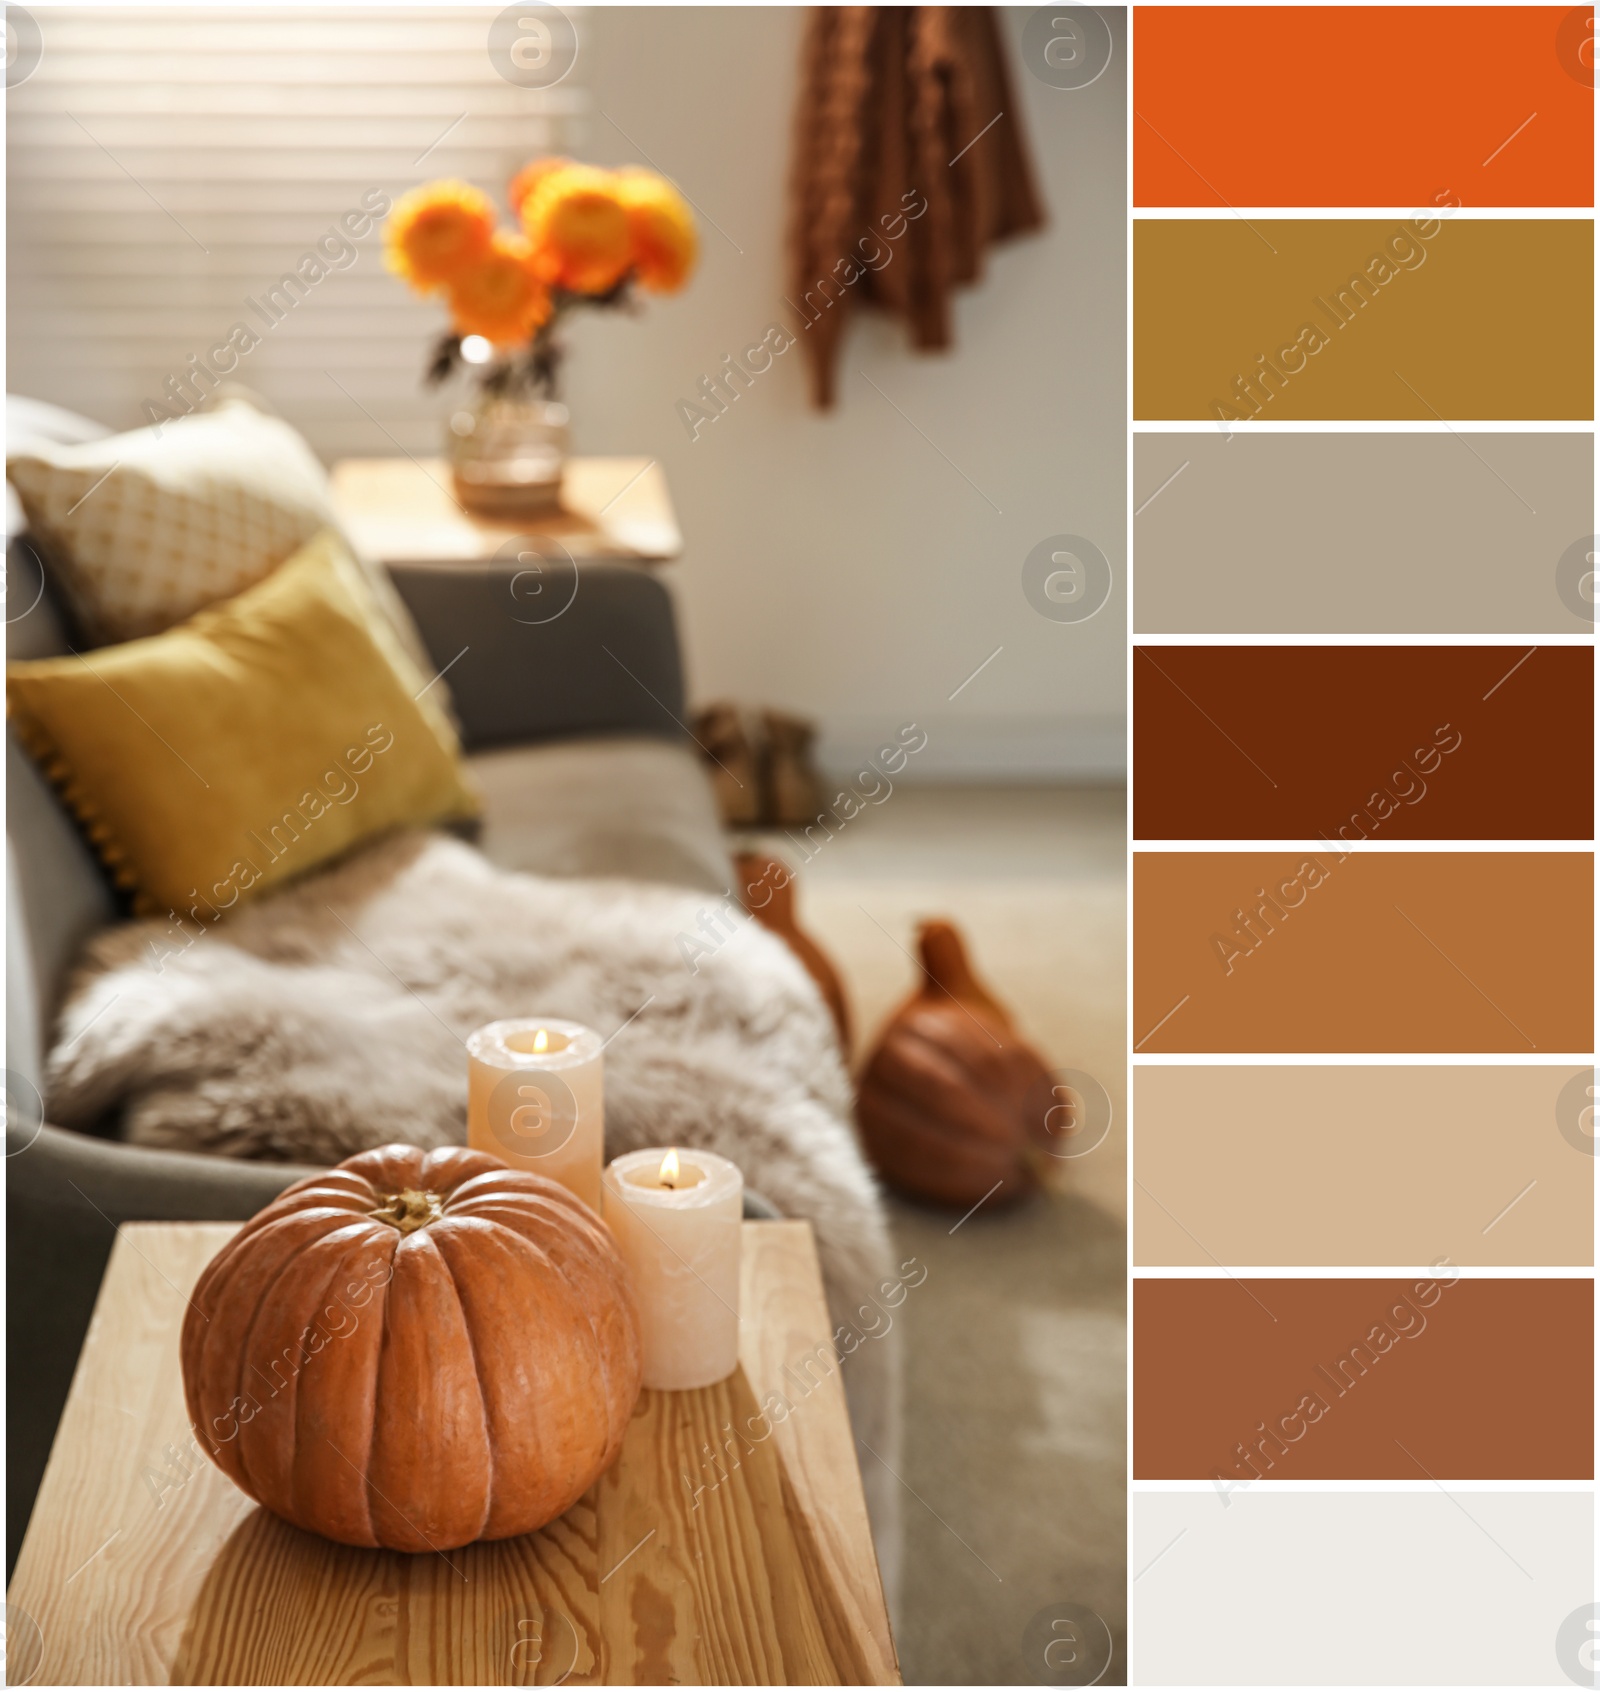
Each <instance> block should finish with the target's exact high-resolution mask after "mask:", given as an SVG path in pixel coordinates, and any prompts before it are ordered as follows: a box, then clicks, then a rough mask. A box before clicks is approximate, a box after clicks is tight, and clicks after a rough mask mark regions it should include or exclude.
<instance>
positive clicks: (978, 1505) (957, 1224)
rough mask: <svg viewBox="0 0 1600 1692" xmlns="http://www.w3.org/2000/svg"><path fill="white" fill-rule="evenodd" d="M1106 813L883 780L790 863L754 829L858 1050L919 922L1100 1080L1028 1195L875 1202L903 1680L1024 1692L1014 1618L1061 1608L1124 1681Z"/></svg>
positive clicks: (1121, 1412)
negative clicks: (1090, 1108)
mask: <svg viewBox="0 0 1600 1692" xmlns="http://www.w3.org/2000/svg"><path fill="white" fill-rule="evenodd" d="M1122 805H1123V800H1122V794H1121V792H1120V791H1113V790H1110V789H1104V788H1090V789H1059V788H1056V789H1037V788H1036V789H1006V788H969V789H957V788H932V787H930V788H906V787H902V788H899V789H897V790H896V791H895V793H894V794H893V795H892V796H891V797H890V798H889V800H888V801H886V803H885V804H884V805H883V806H882V807H881V808H879V809H877V810H874V811H869V812H867V813H866V814H864V815H863V816H862V817H860V818H859V819H858V820H857V821H856V822H853V823H851V824H850V825H848V827H846V828H845V829H844V830H842V831H841V832H840V833H839V834H838V835H837V836H836V837H835V838H834V839H833V840H830V841H827V842H825V843H823V844H822V846H821V847H820V848H812V849H811V850H812V853H813V855H812V857H811V859H810V861H809V862H807V861H806V855H805V851H804V850H802V849H801V848H800V847H799V846H797V845H796V844H795V842H794V841H793V840H785V839H784V837H783V836H782V835H781V834H779V835H762V836H760V841H761V844H762V845H763V846H765V847H767V848H768V849H770V850H772V851H775V852H777V853H778V855H780V856H782V857H784V858H785V859H786V861H787V862H789V863H790V864H791V865H792V866H793V867H795V868H796V870H797V871H798V874H799V881H798V894H799V915H800V920H801V922H802V924H803V925H804V926H805V927H806V928H808V929H809V930H810V932H811V933H812V934H813V935H814V936H815V938H816V939H817V940H818V941H819V942H820V943H821V944H822V945H823V946H824V947H825V948H826V950H827V951H828V952H829V954H830V955H831V956H832V957H833V959H834V960H835V962H836V963H837V965H838V966H839V968H840V971H841V973H842V974H843V976H844V979H845V986H846V990H847V992H848V993H849V995H850V1002H851V1010H852V1013H853V1015H854V1018H855V1021H856V1025H857V1048H858V1050H857V1060H858V1061H859V1058H860V1055H861V1053H862V1052H863V1051H864V1050H865V1049H866V1047H867V1046H868V1045H869V1044H870V1042H871V1040H872V1039H873V1038H874V1037H875V1035H876V1032H877V1030H878V1028H879V1027H880V1026H881V1024H882V1022H883V1020H884V1018H885V1017H886V1016H887V1015H888V1013H889V1011H890V1010H891V1009H892V1008H893V1006H894V1005H895V1003H896V1002H897V1001H898V1000H899V999H900V998H901V997H903V996H904V995H905V994H906V993H907V992H908V991H909V990H910V988H911V986H912V984H913V981H914V979H915V975H916V970H915V966H914V964H913V961H912V958H911V956H910V955H909V953H910V952H911V951H912V950H913V949H914V935H915V929H916V920H917V918H918V917H921V916H935V915H938V916H948V917H951V918H953V919H954V920H955V921H956V922H957V923H958V924H959V926H960V927H961V928H962V930H963V932H964V933H965V934H966V936H967V939H968V942H969V950H970V952H971V955H972V957H973V959H974V962H975V964H976V966H977V968H978V970H979V973H980V974H981V975H982V976H983V978H984V979H985V980H986V981H987V983H988V984H989V986H990V987H991V988H992V989H993V990H994V991H995V992H996V994H997V995H998V996H999V997H1000V998H1001V999H1002V1000H1004V1001H1005V1002H1006V1003H1007V1004H1008V1005H1009V1006H1010V1007H1011V1009H1012V1010H1013V1012H1014V1013H1015V1014H1016V1015H1017V1017H1018V1019H1019V1021H1020V1022H1021V1025H1022V1027H1023V1030H1024V1032H1025V1033H1026V1034H1027V1035H1028V1037H1029V1038H1030V1039H1032V1040H1033V1041H1034V1042H1035V1043H1036V1044H1037V1045H1038V1047H1039V1048H1040V1050H1041V1051H1042V1052H1043V1054H1044V1055H1045V1057H1046V1059H1047V1061H1049V1062H1050V1063H1051V1064H1052V1065H1060V1066H1062V1067H1070V1068H1073V1069H1078V1070H1085V1071H1087V1072H1088V1073H1089V1074H1090V1075H1092V1076H1094V1077H1096V1078H1097V1079H1098V1080H1099V1081H1100V1082H1101V1083H1102V1084H1103V1085H1104V1086H1105V1088H1106V1090H1107V1092H1108V1093H1109V1094H1110V1096H1111V1099H1112V1104H1113V1109H1114V1118H1113V1127H1112V1131H1111V1133H1110V1134H1109V1135H1108V1136H1107V1138H1106V1140H1105V1141H1104V1142H1103V1143H1102V1144H1101V1145H1100V1146H1099V1147H1097V1148H1096V1149H1095V1150H1094V1151H1093V1152H1091V1153H1089V1154H1088V1155H1087V1156H1084V1157H1082V1158H1079V1159H1075V1160H1073V1161H1070V1162H1062V1163H1061V1164H1060V1165H1059V1166H1058V1167H1057V1169H1056V1170H1055V1171H1053V1173H1052V1187H1051V1190H1050V1191H1049V1192H1048V1193H1046V1194H1044V1195H1041V1196H1040V1197H1038V1198H1036V1199H1034V1200H1032V1201H1030V1202H1029V1203H1027V1204H1026V1205H1023V1206H1021V1207H1018V1208H1013V1209H1009V1210H999V1211H995V1212H992V1213H986V1212H985V1210H984V1209H982V1208H980V1209H979V1210H978V1211H977V1212H976V1213H975V1214H973V1215H972V1216H970V1217H969V1218H968V1219H967V1220H965V1221H960V1219H959V1214H958V1213H957V1214H949V1215H947V1214H945V1213H943V1212H935V1211H930V1210H924V1209H921V1208H919V1207H917V1206H914V1205H910V1204H903V1203H899V1202H896V1203H895V1204H894V1205H893V1209H892V1217H893V1224H894V1228H895V1232H896V1236H897V1240H898V1243H899V1245H900V1248H901V1252H902V1255H903V1256H905V1257H910V1256H912V1255H915V1256H916V1257H918V1258H919V1259H920V1260H921V1261H922V1262H923V1263H925V1264H926V1265H927V1266H928V1277H927V1280H926V1281H925V1282H924V1283H923V1284H922V1285H921V1286H920V1287H918V1288H917V1289H916V1290H915V1291H914V1292H913V1293H912V1294H911V1296H910V1297H909V1298H908V1299H907V1300H906V1302H905V1304H904V1305H903V1306H902V1309H901V1318H902V1320H903V1324H904V1333H905V1342H906V1344H905V1360H906V1403H907V1427H906V1448H905V1463H904V1466H903V1468H902V1469H901V1474H900V1478H901V1480H902V1482H903V1484H904V1486H905V1489H906V1496H905V1499H904V1503H905V1519H906V1556H905V1572H904V1581H903V1588H902V1593H901V1604H900V1617H899V1627H898V1629H897V1642H898V1645H899V1649H900V1662H901V1667H902V1670H903V1672H904V1675H905V1678H906V1680H907V1681H908V1682H932V1683H943V1684H949V1683H974V1682H975V1683H979V1684H983V1683H988V1684H996V1683H1001V1684H1007V1683H1015V1684H1028V1683H1030V1682H1031V1681H1033V1680H1034V1679H1035V1676H1034V1674H1033V1673H1031V1672H1030V1668H1031V1666H1032V1665H1031V1664H1030V1663H1029V1662H1028V1661H1026V1660H1025V1658H1024V1654H1023V1649H1022V1639H1023V1633H1024V1629H1025V1628H1026V1626H1027V1624H1028V1622H1029V1620H1030V1618H1031V1617H1033V1616H1034V1615H1035V1614H1036V1613H1037V1612H1039V1611H1040V1610H1042V1609H1044V1608H1046V1607H1047V1606H1051V1605H1056V1604H1062V1603H1073V1604H1080V1605H1086V1606H1088V1607H1089V1608H1090V1609H1092V1610H1094V1611H1096V1612H1097V1613H1098V1614H1099V1615H1100V1616H1101V1617H1102V1618H1103V1620H1104V1621H1105V1623H1106V1625H1107V1627H1108V1629H1109V1630H1110V1632H1111V1635H1112V1638H1113V1640H1114V1642H1115V1655H1114V1657H1113V1659H1112V1662H1111V1664H1110V1667H1109V1668H1108V1670H1107V1672H1106V1673H1105V1674H1104V1675H1103V1676H1102V1677H1101V1684H1104V1685H1112V1684H1116V1683H1117V1682H1119V1681H1121V1680H1125V1678H1126V1672H1125V1667H1124V1661H1125V1659H1124V1655H1123V1625H1124V1586H1125V1580H1124V1560H1125V1552H1124V1543H1125V1518H1126V1506H1125V1487H1124V1472H1125V1462H1124V1443H1125V1426H1126V1416H1125V1390H1126V1363H1125V1357H1126V1345H1125V1339H1126V1326H1125V1323H1126V1303H1125V1297H1126V1295H1125V1258H1126V1250H1125V1244H1124V1216H1125V1193H1126V1187H1125V1182H1126V1141H1125V1137H1124V1131H1125V1099H1124V1094H1123V1074H1124V1053H1125V1051H1126V1042H1125V1036H1124V1033H1123V1016H1124V1005H1125V992H1124V973H1123V958H1124V944H1125V932H1126V929H1125V894H1124V856H1123V852H1124V848H1123V810H1122ZM952 1230H953V1231H952ZM861 1460H862V1462H863V1463H864V1464H867V1463H871V1462H873V1461H874V1460H875V1459H874V1458H872V1457H871V1456H870V1455H868V1454H866V1453H865V1452H862V1453H861ZM1040 1678H1042V1669H1041V1676H1040Z"/></svg>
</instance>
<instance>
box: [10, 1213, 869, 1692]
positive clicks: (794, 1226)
mask: <svg viewBox="0 0 1600 1692" xmlns="http://www.w3.org/2000/svg"><path fill="white" fill-rule="evenodd" d="M233 1232H234V1226H233V1225H232V1224H231V1223H135V1224H132V1225H129V1226H125V1227H124V1228H122V1229H121V1230H120V1233H119V1236H118V1239H117V1243H116V1246H115V1249H114V1250H113V1253H112V1257H111V1263H110V1266H109V1268H108V1269H107V1271H106V1279H105V1283H104V1285H103V1286H102V1288H101V1291H100V1298H99V1302H98V1303H97V1305H96V1307H95V1314H94V1319H93V1321H92V1323H91V1325H90V1328H89V1334H88V1338H87V1340H86V1341H85V1345H84V1350H83V1355H82V1357H81V1358H80V1360H79V1364H78V1371H77V1374H76V1376H75V1378H74V1380H73V1385H72V1393H71V1397H70V1398H69V1400H68V1403H67V1408H66V1412H65V1414H64V1415H63V1417H62V1422H61V1427H60V1429H59V1431H58V1432H57V1435H56V1442H55V1447H54V1449H53V1450H52V1452H51V1456H50V1465H49V1468H48V1469H47V1471H46V1473H45V1478H44V1483H43V1485H42V1487H41V1489H40V1493H39V1499H38V1502H37V1504H36V1505H35V1507H34V1513H33V1519H32V1521H31V1522H30V1524H29V1528H28V1534H27V1538H26V1540H25V1541H24V1543H23V1547H22V1552H21V1555H20V1557H19V1558H18V1561H17V1567H16V1574H15V1578H14V1579H13V1581H12V1584H11V1589H10V1592H9V1594H8V1604H9V1606H10V1609H9V1621H10V1625H9V1627H8V1634H9V1637H10V1642H11V1660H10V1662H9V1663H8V1670H9V1678H10V1680H11V1683H12V1684H18V1683H20V1682H21V1681H22V1680H23V1678H24V1676H27V1677H28V1678H30V1679H31V1680H32V1681H33V1682H34V1683H35V1684H44V1685H62V1684H85V1683H87V1684H94V1683H102V1684H105V1683H110V1684H117V1683H121V1684H125V1685H126V1684H135V1685H141V1684H142V1685H168V1684H170V1685H261V1684H286V1685H385V1684H399V1685H423V1684H436V1685H437V1684H443V1685H460V1684H479V1685H500V1686H505V1685H555V1684H558V1683H561V1682H565V1683H567V1684H570V1685H631V1684H641V1683H643V1684H650V1683H655V1684H661V1683H672V1682H683V1683H690V1684H702V1685H730V1684H740V1683H744V1684H754V1685H819V1684H846V1685H852V1684H853V1685H860V1684H870V1685H887V1684H897V1683H898V1679H899V1675H898V1669H897V1665H896V1661H895V1653H894V1645H893V1641H892V1639H891V1637H890V1633H889V1622H888V1616H887V1614H886V1612H885V1609H884V1603H883V1595H882V1589H881V1587H880V1585H879V1582H878V1572H877V1564H876V1561H875V1559H874V1556H873V1550H872V1541H871V1537H870V1534H869V1531H868V1525H867V1516H866V1506H865V1502H864V1500H863V1497H862V1492H861V1477H860V1473H859V1470H858V1469H857V1467H856V1460H855V1451H854V1444H853V1441H852V1438H851V1434H850V1427H849V1422H848V1418H847V1416H846V1411H845V1402H844V1391H843V1384H842V1381H841V1378H840V1375H839V1371H838V1367H837V1363H836V1362H835V1360H834V1357H833V1353H832V1350H831V1348H830V1346H829V1343H828V1335H829V1324H828V1318H827V1311H826V1307H825V1306H824V1303H823V1298H822V1287H821V1278H820V1275H819V1272H818V1268H817V1261H816V1251H815V1247H814V1245H813V1242H812V1238H811V1230H810V1228H809V1226H808V1225H807V1224H805V1223H802V1222H756V1223H746V1224H745V1227H744V1263H743V1288H742V1298H743V1304H742V1309H741V1327H742V1339H741V1348H740V1367H739V1370H738V1372H737V1373H736V1374H734V1375H733V1376H732V1377H731V1378H730V1379H729V1380H727V1381H724V1382H723V1383H722V1384H721V1385H719V1386H715V1387H709V1388H706V1389H703V1390H701V1391H698V1392H682V1393H657V1392H646V1393H644V1394H643V1395H642V1397H641V1398H640V1401H639V1406H638V1409H637V1411H636V1412H635V1416H634V1420H633V1424H632V1426H631V1428H630V1429H629V1433H628V1438H627V1441H626V1443H625V1445H624V1447H623V1452H622V1456H621V1457H620V1458H619V1459H618V1461H617V1463H616V1464H615V1465H614V1467H613V1468H612V1469H611V1470H610V1471H609V1472H608V1473H607V1474H605V1475H603V1476H602V1477H601V1479H600V1480H599V1482H598V1483H597V1484H596V1485H595V1486H594V1487H593V1488H592V1489H591V1490H590V1491H589V1493H587V1494H586V1495H585V1497H584V1498H583V1499H582V1500H581V1501H580V1502H579V1503H578V1504H577V1505H576V1506H574V1508H573V1509H571V1510H569V1511H568V1512H567V1514H566V1515H565V1516H563V1517H561V1518H560V1519H559V1520H558V1521H555V1522H552V1523H551V1524H550V1525H549V1526H548V1527H546V1528H544V1529H542V1530H541V1531H540V1532H538V1533H535V1534H528V1535H525V1536H524V1537H522V1538H519V1539H508V1540H501V1541H498V1542H495V1543H488V1542H485V1543H480V1544H477V1545H469V1546H466V1547H464V1548H462V1549H461V1550H457V1551H451V1552H449V1553H440V1554H437V1555H428V1556H407V1555H403V1554H400V1553H395V1552H386V1551H367V1550H360V1549H356V1548H352V1547H349V1546H342V1545H335V1544H332V1543H330V1542H328V1541H326V1540H322V1539H319V1538H317V1537H316V1536H314V1535H312V1534H307V1533H302V1532H301V1531H299V1530H298V1529H296V1528H293V1527H290V1526H288V1525H287V1524H286V1523H284V1522H281V1521H279V1520H278V1519H277V1518H276V1517H274V1516H272V1515H270V1514H268V1513H267V1512H266V1511H265V1510H262V1509H261V1508H259V1507H258V1506H257V1505H255V1504H254V1503H252V1502H251V1500H249V1499H248V1498H246V1497H245V1496H244V1494H243V1493H241V1492H239V1491H238V1490H237V1489H236V1488H235V1487H234V1486H233V1484H232V1483H231V1482H230V1481H229V1480H228V1479H227V1478H226V1477H225V1476H224V1475H223V1474H222V1473H221V1471H220V1470H218V1469H217V1468H215V1467H214V1466H213V1465H212V1464H211V1462H210V1461H209V1460H208V1459H206V1458H205V1457H203V1456H202V1455H200V1453H199V1451H198V1450H197V1448H196V1446H195V1444H194V1442H193V1439H192V1437H191V1435H190V1432H189V1428H188V1423H187V1418H186V1416H185V1412H184V1407H183V1386H182V1381H181V1378H180V1375H179V1369H178V1355H177V1337H178V1329H179V1325H180V1323H181V1319H182V1314H183V1310H184V1306H185V1304H186V1302H187V1293H188V1289H189V1288H191V1287H192V1286H193V1285H194V1282H195V1280H196V1279H197V1278H198V1276H199V1274H200V1271H201V1270H202V1268H204V1266H205V1264H206V1263H207V1262H208V1261H209V1260H210V1258H211V1257H212V1255H213V1254H214V1253H215V1252H216V1251H217V1250H218V1249H219V1248H220V1247H221V1245H222V1244H223V1242H224V1241H225V1240H227V1239H228V1238H229V1236H230V1235H231V1234H232V1233H233ZM774 1395H776V1396H777V1397H778V1398H781V1399H782V1400H783V1402H784V1404H785V1405H786V1406H787V1407H788V1409H787V1413H786V1414H782V1413H779V1412H777V1410H776V1405H775V1403H774ZM763 1405H765V1406H767V1407H768V1408H769V1409H772V1410H773V1411H774V1413H773V1414H771V1415H763V1414H762V1407H763ZM19 1609H20V1610H21V1611H22V1612H24V1613H25V1615H26V1616H27V1617H29V1618H31V1619H32V1620H33V1621H34V1622H35V1623H37V1627H38V1634H37V1638H35V1637H34V1634H33V1632H32V1630H31V1629H29V1628H27V1627H25V1626H24V1625H22V1624H21V1623H20V1622H19V1621H18V1619H17V1611H18V1610H19Z"/></svg>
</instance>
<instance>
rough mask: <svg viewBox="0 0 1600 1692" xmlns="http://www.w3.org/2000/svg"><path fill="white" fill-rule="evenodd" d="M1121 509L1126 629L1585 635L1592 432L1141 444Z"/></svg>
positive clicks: (1208, 436) (1156, 438)
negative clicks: (1581, 604)
mask: <svg viewBox="0 0 1600 1692" xmlns="http://www.w3.org/2000/svg"><path fill="white" fill-rule="evenodd" d="M1133 504H1134V510H1135V516H1134V520H1133V590H1134V628H1135V629H1136V630H1137V631H1138V632H1139V633H1140V634H1213V633H1215V634H1228V633H1238V634H1412V633H1419V634H1420V633H1444V634H1518V635H1521V634H1530V635H1531V634H1562V633H1573V634H1587V633H1592V632H1593V624H1592V622H1589V621H1585V620H1584V618H1583V617H1581V616H1580V615H1578V614H1577V613H1575V612H1574V611H1573V610H1572V609H1569V603H1568V602H1569V601H1570V599H1571V597H1572V587H1571V581H1570V579H1569V581H1568V585H1567V589H1566V599H1565V600H1564V598H1563V591H1562V586H1561V581H1560V580H1559V579H1558V576H1559V572H1560V570H1561V569H1562V568H1564V569H1565V574H1566V576H1567V577H1568V578H1571V577H1572V575H1573V572H1572V568H1571V559H1570V557H1569V558H1568V562H1567V565H1566V566H1565V567H1562V559H1563V556H1564V555H1567V554H1569V553H1570V549H1571V548H1572V547H1573V546H1574V545H1575V544H1576V543H1579V542H1581V541H1582V540H1583V539H1584V538H1585V537H1587V536H1589V535H1591V534H1592V533H1593V530H1594V442H1593V437H1591V436H1589V435H1579V434H1538V435H1534V434H1526V435H1522V434H1476V433H1474V434H1468V433H1464V432H1460V431H1451V432H1449V433H1443V434H1387V433H1385V434H1282V435H1265V434H1261V435H1252V434H1251V433H1250V432H1249V430H1248V429H1247V428H1241V429H1236V430H1235V431H1234V432H1233V434H1232V435H1231V436H1228V435H1225V434H1223V433H1222V432H1220V431H1217V430H1211V431H1203V432H1196V433H1186V434H1141V435H1135V436H1134V441H1133Z"/></svg>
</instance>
